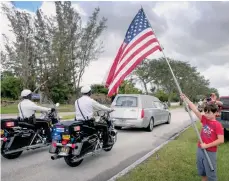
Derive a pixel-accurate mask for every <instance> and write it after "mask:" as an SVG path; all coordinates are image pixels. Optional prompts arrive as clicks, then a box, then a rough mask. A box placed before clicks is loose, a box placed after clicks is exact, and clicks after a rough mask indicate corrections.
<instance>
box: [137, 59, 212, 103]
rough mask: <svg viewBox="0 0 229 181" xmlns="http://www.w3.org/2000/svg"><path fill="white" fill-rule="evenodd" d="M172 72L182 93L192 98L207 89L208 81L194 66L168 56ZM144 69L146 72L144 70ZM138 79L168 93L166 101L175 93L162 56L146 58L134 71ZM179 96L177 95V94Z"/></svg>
mask: <svg viewBox="0 0 229 181" xmlns="http://www.w3.org/2000/svg"><path fill="white" fill-rule="evenodd" d="M168 60H169V62H170V65H171V67H172V69H173V72H174V74H175V76H176V78H177V80H178V82H179V84H180V87H181V89H182V91H183V92H184V93H186V94H187V95H188V96H189V97H190V99H192V100H194V99H195V98H196V96H197V95H198V94H204V93H206V91H207V90H208V86H209V81H208V80H206V79H205V78H204V77H203V76H201V75H200V73H199V72H197V69H196V67H192V66H191V65H190V64H188V63H187V62H183V61H178V60H173V59H170V58H168ZM144 70H146V71H147V72H144ZM135 72H136V74H135V75H137V76H138V77H140V78H139V79H142V80H143V82H145V83H146V82H149V83H151V84H154V85H156V87H157V89H161V90H163V91H164V92H165V93H166V94H168V102H170V101H171V99H172V98H173V99H174V98H176V97H174V93H176V94H177V87H176V84H175V82H174V80H173V77H172V75H171V72H170V70H169V67H168V64H167V62H166V60H165V59H164V58H159V59H153V60H147V61H146V62H145V63H143V64H141V66H140V67H138V68H137V70H136V71H135ZM178 98H179V96H178Z"/></svg>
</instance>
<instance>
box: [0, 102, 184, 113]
mask: <svg viewBox="0 0 229 181" xmlns="http://www.w3.org/2000/svg"><path fill="white" fill-rule="evenodd" d="M106 106H109V105H106ZM74 107H75V105H70V104H62V105H61V104H60V107H58V111H59V112H74V111H75V110H74V109H75V108H74ZM0 108H1V109H0V114H14V113H18V108H17V104H11V105H8V106H4V107H2V106H1V107H0ZM177 108H182V106H171V107H170V108H169V110H172V109H177Z"/></svg>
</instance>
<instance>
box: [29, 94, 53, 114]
mask: <svg viewBox="0 0 229 181" xmlns="http://www.w3.org/2000/svg"><path fill="white" fill-rule="evenodd" d="M32 99H33V101H34V102H36V103H37V104H38V105H40V106H42V107H46V108H55V109H56V105H55V104H54V102H53V101H52V99H51V97H50V96H49V95H48V94H46V93H44V92H40V93H39V94H32ZM38 114H39V113H38ZM54 114H55V113H54ZM56 114H57V113H56ZM46 116H47V113H46V112H41V113H40V118H45V117H46ZM56 116H57V115H56Z"/></svg>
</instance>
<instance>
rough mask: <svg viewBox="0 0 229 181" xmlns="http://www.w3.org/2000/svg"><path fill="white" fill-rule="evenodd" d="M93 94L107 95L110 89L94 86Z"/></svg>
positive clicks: (92, 87)
mask: <svg viewBox="0 0 229 181" xmlns="http://www.w3.org/2000/svg"><path fill="white" fill-rule="evenodd" d="M91 89H92V93H93V94H106V95H107V93H108V89H107V88H105V87H104V85H102V84H94V85H92V86H91Z"/></svg>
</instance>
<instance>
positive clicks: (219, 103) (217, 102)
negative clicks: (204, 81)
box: [215, 101, 223, 106]
mask: <svg viewBox="0 0 229 181" xmlns="http://www.w3.org/2000/svg"><path fill="white" fill-rule="evenodd" d="M215 103H216V104H217V105H218V106H222V105H223V102H221V101H215Z"/></svg>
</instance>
